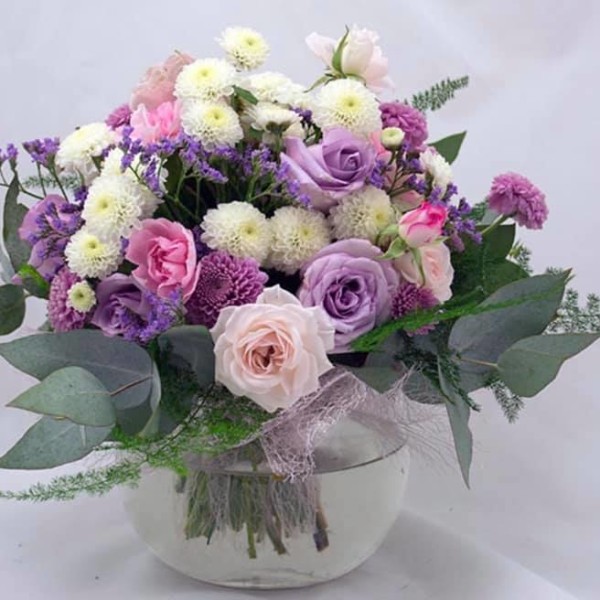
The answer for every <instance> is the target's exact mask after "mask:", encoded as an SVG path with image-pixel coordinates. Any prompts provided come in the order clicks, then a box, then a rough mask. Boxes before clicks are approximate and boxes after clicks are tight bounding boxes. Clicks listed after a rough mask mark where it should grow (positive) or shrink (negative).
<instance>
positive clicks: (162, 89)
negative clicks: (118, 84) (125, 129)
mask: <svg viewBox="0 0 600 600" xmlns="http://www.w3.org/2000/svg"><path fill="white" fill-rule="evenodd" d="M191 62H194V59H193V58H192V57H191V56H189V55H188V54H184V53H182V52H175V53H173V54H171V56H169V58H167V60H166V61H165V62H164V63H163V64H162V65H156V66H154V67H150V68H149V69H148V70H147V71H146V73H145V74H144V77H143V78H142V80H141V81H140V82H139V83H138V84H137V86H136V87H135V89H134V90H133V93H132V95H131V100H130V101H129V106H130V107H131V110H135V109H136V108H137V107H138V106H139V105H140V104H143V105H144V106H145V107H146V108H147V109H148V110H155V109H156V108H158V107H159V106H160V105H161V104H162V103H163V102H171V101H173V100H175V97H174V96H173V90H174V89H175V80H176V79H177V76H178V75H179V73H180V72H181V69H183V67H185V65H189V64H190V63H191Z"/></svg>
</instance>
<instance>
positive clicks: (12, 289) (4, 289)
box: [0, 283, 25, 335]
mask: <svg viewBox="0 0 600 600" xmlns="http://www.w3.org/2000/svg"><path fill="white" fill-rule="evenodd" d="M24 319H25V295H24V294H23V288H21V287H19V286H18V285H13V284H12V283H7V284H6V285H3V286H1V287H0V335H7V334H9V333H12V332H13V331H15V329H18V328H19V327H21V325H22V324H23V320H24Z"/></svg>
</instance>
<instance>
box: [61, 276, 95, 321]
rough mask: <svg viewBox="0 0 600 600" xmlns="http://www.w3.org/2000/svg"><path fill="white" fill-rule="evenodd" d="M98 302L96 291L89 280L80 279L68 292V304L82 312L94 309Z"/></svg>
mask: <svg viewBox="0 0 600 600" xmlns="http://www.w3.org/2000/svg"><path fill="white" fill-rule="evenodd" d="M95 304H96V292H94V290H93V289H92V286H91V285H90V284H89V283H88V282H87V281H79V282H77V283H75V284H73V285H72V286H71V288H70V289H69V291H68V292H67V306H68V307H70V308H72V309H73V310H76V311H77V312H80V313H86V312H89V311H90V310H92V308H93V307H94V306H95Z"/></svg>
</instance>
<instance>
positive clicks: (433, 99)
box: [411, 75, 469, 112]
mask: <svg viewBox="0 0 600 600" xmlns="http://www.w3.org/2000/svg"><path fill="white" fill-rule="evenodd" d="M467 85H469V77H468V76H466V75H465V76H464V77H459V78H457V79H450V78H448V79H445V80H443V81H440V82H439V83H436V84H435V85H433V86H432V87H430V88H429V89H428V90H426V91H424V92H419V93H418V94H414V95H413V97H412V101H411V104H412V105H413V107H414V108H416V109H418V110H420V111H421V112H426V111H428V110H439V109H440V108H442V106H444V104H446V102H448V101H449V100H452V98H454V94H455V93H456V92H457V91H458V90H461V89H463V88H466V87H467Z"/></svg>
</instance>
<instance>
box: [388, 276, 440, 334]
mask: <svg viewBox="0 0 600 600" xmlns="http://www.w3.org/2000/svg"><path fill="white" fill-rule="evenodd" d="M438 304H439V302H438V301H437V298H436V297H435V296H434V295H433V293H432V292H431V291H430V290H428V289H426V288H420V287H417V286H416V285H415V284H414V283H410V282H408V281H403V282H402V283H400V285H399V286H398V288H397V290H396V293H395V294H394V296H393V297H392V317H393V318H394V319H400V318H402V317H405V316H406V315H410V314H411V313H414V312H416V311H418V310H429V309H431V308H433V307H434V306H437V305H438ZM434 327H435V326H434V325H425V326H423V327H420V328H419V329H417V330H415V331H411V332H407V333H408V335H424V334H426V333H429V332H430V331H431V330H432V329H433V328H434Z"/></svg>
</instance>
